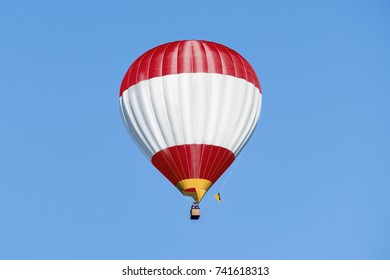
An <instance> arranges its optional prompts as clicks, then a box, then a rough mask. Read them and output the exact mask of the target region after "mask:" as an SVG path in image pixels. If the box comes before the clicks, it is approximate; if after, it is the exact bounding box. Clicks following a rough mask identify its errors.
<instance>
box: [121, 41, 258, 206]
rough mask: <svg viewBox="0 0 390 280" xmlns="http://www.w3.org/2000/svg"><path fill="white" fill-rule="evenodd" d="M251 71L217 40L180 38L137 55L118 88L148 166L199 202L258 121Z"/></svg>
mask: <svg viewBox="0 0 390 280" xmlns="http://www.w3.org/2000/svg"><path fill="white" fill-rule="evenodd" d="M261 98H262V94H261V87H260V83H259V80H258V78H257V76H256V73H255V71H254V70H253V68H252V67H251V66H250V65H249V63H248V62H247V61H246V60H245V59H244V58H243V57H242V56H241V55H240V54H238V53H237V52H235V51H234V50H232V49H230V48H228V47H226V46H223V45H221V44H217V43H213V42H208V41H200V40H185V41H176V42H171V43H167V44H164V45H160V46H158V47H155V48H153V49H151V50H149V51H147V52H146V53H144V54H143V55H142V56H140V57H139V58H138V59H137V60H136V61H135V62H134V63H133V64H132V65H131V66H130V68H129V70H128V71H127V73H126V74H125V76H124V78H123V81H122V85H121V88H120V108H121V112H122V117H123V120H124V123H125V125H126V127H127V129H128V131H129V133H130V135H131V137H132V139H133V140H134V141H135V143H136V144H137V145H138V147H139V148H140V150H141V151H142V152H143V153H144V154H145V156H146V157H147V158H148V159H150V160H151V162H152V163H153V165H154V166H155V167H156V168H157V169H158V170H159V171H160V172H161V173H162V174H164V176H165V177H167V179H168V180H169V181H171V182H172V184H173V185H175V186H176V187H177V188H178V189H179V190H180V191H181V192H182V193H183V194H185V195H189V196H192V197H193V198H194V200H195V201H197V202H199V201H200V200H201V199H202V197H203V196H204V194H205V193H206V192H207V190H208V189H209V188H210V187H211V186H212V184H213V183H215V181H216V180H217V179H218V178H219V177H220V176H221V175H222V174H223V172H224V171H225V170H226V169H227V168H228V167H229V166H230V164H231V163H232V162H233V161H234V159H235V157H236V156H237V155H238V153H239V152H240V151H241V149H242V148H243V147H244V146H245V144H246V143H247V141H248V140H249V138H250V136H251V134H252V132H253V130H254V128H255V126H256V124H257V121H258V119H259V114H260V108H261Z"/></svg>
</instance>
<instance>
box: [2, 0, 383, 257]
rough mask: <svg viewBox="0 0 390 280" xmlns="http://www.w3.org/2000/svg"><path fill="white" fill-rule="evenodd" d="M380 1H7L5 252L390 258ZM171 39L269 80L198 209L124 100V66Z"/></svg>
mask: <svg viewBox="0 0 390 280" xmlns="http://www.w3.org/2000/svg"><path fill="white" fill-rule="evenodd" d="M389 14H390V5H389V4H388V3H387V1H371V0H370V1H368V0H367V1H210V0H208V1H203V0H202V1H195V2H194V1H114V0H113V1H74V0H69V1H41V0H37V1H7V0H3V1H1V2H0V31H1V32H0V36H1V37H0V38H1V44H0V77H1V78H0V98H1V102H0V131H1V137H0V144H1V145H0V259H390V218H389V215H390V172H389V170H390V148H389V143H390V133H389V127H390V113H389V104H390V28H389V27H390V19H389V17H388V15H389ZM179 39H205V40H210V41H215V42H218V43H222V44H225V45H227V46H229V47H231V48H233V49H235V50H236V51H238V52H239V53H241V54H242V55H243V56H244V57H245V58H246V59H247V60H248V61H249V62H250V63H251V64H252V66H253V67H254V69H255V70H256V72H257V73H258V76H259V78H260V83H261V85H262V89H263V108H262V113H261V118H260V123H259V125H258V127H257V129H256V131H255V132H254V134H253V136H252V139H251V140H250V142H249V143H248V145H247V146H246V149H245V151H244V152H243V153H242V154H241V155H240V157H239V160H238V162H237V163H236V164H234V165H233V167H231V168H230V169H229V170H228V171H227V172H226V174H225V175H224V176H223V177H222V178H221V179H220V180H219V181H218V182H217V183H216V184H215V185H214V187H213V188H212V189H211V191H210V192H209V194H208V195H207V196H206V197H205V198H204V200H203V202H202V203H203V206H202V217H201V219H200V220H199V221H196V222H194V221H190V220H189V217H188V209H189V206H190V204H191V200H190V199H187V198H185V197H182V196H181V195H180V193H179V192H178V191H177V190H176V189H175V188H174V187H173V186H171V185H170V183H169V182H168V181H167V180H166V179H165V178H164V177H163V176H162V175H161V174H159V173H158V171H157V170H155V169H154V167H153V166H152V165H151V164H150V163H149V162H148V161H147V160H146V158H144V157H143V155H142V154H141V152H140V151H138V150H137V148H136V146H135V145H134V144H133V142H132V141H131V139H130V137H129V136H128V135H127V132H126V130H125V128H124V126H123V123H122V121H121V118H120V114H119V104H118V98H119V86H120V83H121V80H122V77H123V75H124V74H125V72H126V70H127V68H128V67H129V66H130V64H131V63H132V62H133V61H134V60H135V59H136V58H137V57H138V56H139V55H141V54H142V53H143V52H145V51H146V50H148V49H150V48H152V47H154V46H156V45H159V44H162V43H165V42H169V41H175V40H179ZM218 191H221V196H222V199H223V202H222V203H221V204H218V202H217V201H216V200H215V199H214V198H213V196H214V194H215V193H216V192H218Z"/></svg>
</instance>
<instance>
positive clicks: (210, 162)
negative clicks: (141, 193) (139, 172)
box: [152, 144, 235, 185]
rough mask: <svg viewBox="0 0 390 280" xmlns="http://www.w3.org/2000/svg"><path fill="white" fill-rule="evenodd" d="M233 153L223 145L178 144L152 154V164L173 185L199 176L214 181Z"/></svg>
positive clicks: (227, 164)
mask: <svg viewBox="0 0 390 280" xmlns="http://www.w3.org/2000/svg"><path fill="white" fill-rule="evenodd" d="M234 159H235V156H234V154H233V153H232V152H231V151H230V150H228V149H226V148H223V147H219V146H214V145H206V144H188V145H178V146H173V147H169V148H166V149H164V150H161V151H159V152H157V153H156V154H154V155H153V157H152V163H153V165H154V166H155V167H156V168H157V169H158V170H159V171H160V172H161V173H162V174H163V175H164V176H165V177H166V178H167V179H168V180H169V181H170V182H171V183H172V184H174V185H176V184H177V183H178V182H180V181H182V180H186V179H193V178H201V179H206V180H209V181H211V182H212V183H215V181H217V180H218V178H219V177H221V175H222V174H223V173H224V172H225V170H226V169H227V168H228V167H229V166H230V165H231V164H232V163H233V161H234Z"/></svg>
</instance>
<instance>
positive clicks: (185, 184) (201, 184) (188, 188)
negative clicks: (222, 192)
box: [176, 178, 213, 202]
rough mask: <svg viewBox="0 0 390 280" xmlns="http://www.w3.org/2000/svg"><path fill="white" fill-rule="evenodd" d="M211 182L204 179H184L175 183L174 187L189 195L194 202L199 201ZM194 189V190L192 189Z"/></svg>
mask: <svg viewBox="0 0 390 280" xmlns="http://www.w3.org/2000/svg"><path fill="white" fill-rule="evenodd" d="M212 185H213V183H212V182H211V181H209V180H206V179H199V178H197V179H185V180H181V181H180V182H179V183H177V184H176V188H178V189H179V191H180V192H181V193H182V194H184V195H187V196H191V197H192V198H193V199H194V200H195V201H196V202H200V201H201V200H202V198H203V196H204V195H205V194H206V192H207V191H208V190H209V189H210V188H211V186H212ZM194 190H195V191H194Z"/></svg>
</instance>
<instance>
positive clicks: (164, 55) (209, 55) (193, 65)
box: [120, 40, 261, 95]
mask: <svg viewBox="0 0 390 280" xmlns="http://www.w3.org/2000/svg"><path fill="white" fill-rule="evenodd" d="M181 73H218V74H224V75H230V76H234V77H238V78H242V79H245V80H247V81H248V82H250V83H252V84H254V85H255V86H256V87H257V88H258V89H259V90H260V92H261V87H260V83H259V79H258V78H257V75H256V73H255V71H254V70H253V68H252V66H251V65H250V64H249V63H248V61H246V60H245V58H243V57H242V56H241V55H240V54H239V53H237V52H236V51H234V50H232V49H230V48H228V47H226V46H224V45H221V44H218V43H213V42H209V41H202V40H184V41H176V42H171V43H166V44H163V45H160V46H157V47H155V48H153V49H151V50H149V51H147V52H146V53H144V54H143V55H141V56H140V57H139V58H137V60H136V61H134V63H133V64H132V65H131V66H130V68H129V69H128V70H127V72H126V74H125V76H124V78H123V81H122V85H121V88H120V95H122V93H123V92H124V91H125V90H126V89H128V88H129V87H131V86H132V85H135V84H137V83H139V82H141V81H143V80H148V79H151V78H155V77H161V76H165V75H170V74H181Z"/></svg>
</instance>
